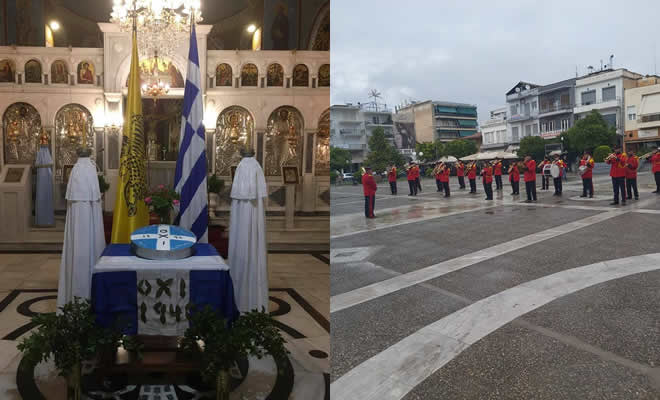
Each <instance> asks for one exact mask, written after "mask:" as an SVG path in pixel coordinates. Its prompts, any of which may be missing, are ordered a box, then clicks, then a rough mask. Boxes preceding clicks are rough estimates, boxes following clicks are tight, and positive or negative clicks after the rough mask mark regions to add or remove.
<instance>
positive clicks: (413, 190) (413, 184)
mask: <svg viewBox="0 0 660 400" xmlns="http://www.w3.org/2000/svg"><path fill="white" fill-rule="evenodd" d="M406 173H407V178H408V186H409V187H410V194H408V196H417V181H416V180H415V163H412V162H411V163H410V164H409V165H408V169H407V170H406Z"/></svg>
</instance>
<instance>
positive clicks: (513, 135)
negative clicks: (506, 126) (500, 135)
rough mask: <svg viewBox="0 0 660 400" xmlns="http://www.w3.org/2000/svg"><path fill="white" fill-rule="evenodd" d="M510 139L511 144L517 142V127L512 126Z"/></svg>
mask: <svg viewBox="0 0 660 400" xmlns="http://www.w3.org/2000/svg"><path fill="white" fill-rule="evenodd" d="M511 139H512V141H513V142H517V141H518V127H517V126H514V127H512V128H511Z"/></svg>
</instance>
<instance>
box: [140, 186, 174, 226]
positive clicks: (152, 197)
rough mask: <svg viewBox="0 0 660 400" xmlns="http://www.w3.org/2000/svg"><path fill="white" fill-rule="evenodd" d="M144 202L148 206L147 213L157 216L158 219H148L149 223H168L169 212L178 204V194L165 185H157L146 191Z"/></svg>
mask: <svg viewBox="0 0 660 400" xmlns="http://www.w3.org/2000/svg"><path fill="white" fill-rule="evenodd" d="M144 202H145V203H146V204H147V207H149V213H150V214H152V216H153V215H155V216H157V218H158V220H157V221H154V220H150V222H151V223H161V224H169V223H170V214H171V212H172V210H173V209H175V208H176V207H178V206H179V194H178V193H177V192H175V191H174V190H172V189H170V188H166V187H165V185H158V187H157V188H156V189H155V190H152V191H150V192H149V193H147V197H145V198H144Z"/></svg>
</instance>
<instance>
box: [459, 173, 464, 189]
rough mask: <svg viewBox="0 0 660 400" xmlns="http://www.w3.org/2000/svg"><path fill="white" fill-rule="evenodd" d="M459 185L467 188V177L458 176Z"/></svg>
mask: <svg viewBox="0 0 660 400" xmlns="http://www.w3.org/2000/svg"><path fill="white" fill-rule="evenodd" d="M458 185H459V186H460V188H461V189H465V177H464V176H463V175H459V176H458Z"/></svg>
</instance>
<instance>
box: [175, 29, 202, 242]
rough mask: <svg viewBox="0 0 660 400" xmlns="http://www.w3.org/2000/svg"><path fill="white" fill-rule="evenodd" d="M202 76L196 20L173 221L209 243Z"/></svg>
mask: <svg viewBox="0 0 660 400" xmlns="http://www.w3.org/2000/svg"><path fill="white" fill-rule="evenodd" d="M200 77H201V75H200V72H199V57H198V55H197V39H196V35H195V25H194V24H193V26H192V28H191V30H190V50H189V52H188V72H187V74H186V88H185V92H184V95H183V112H182V118H181V134H180V135H179V138H180V141H179V157H178V159H177V161H176V171H175V173H174V190H176V192H177V193H179V195H181V204H180V210H179V215H177V217H176V220H175V222H174V223H175V224H176V225H179V226H181V227H182V228H184V229H188V230H190V231H192V232H193V233H194V234H195V236H197V240H198V241H199V242H201V243H208V218H209V217H208V197H207V195H206V167H207V164H206V153H205V148H206V144H205V140H204V125H203V124H202V110H203V107H202V82H201V78H200Z"/></svg>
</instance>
